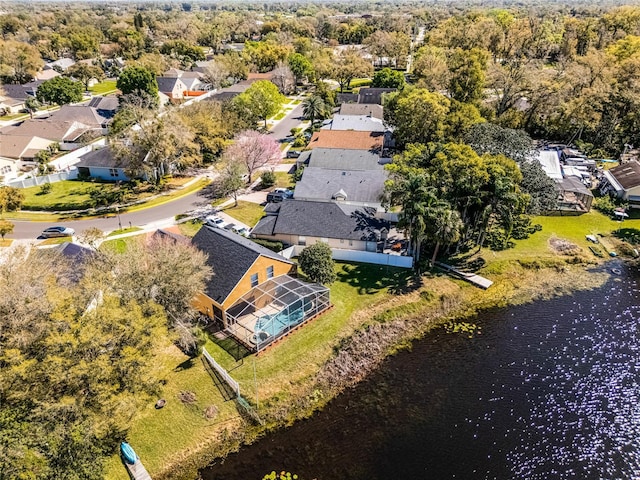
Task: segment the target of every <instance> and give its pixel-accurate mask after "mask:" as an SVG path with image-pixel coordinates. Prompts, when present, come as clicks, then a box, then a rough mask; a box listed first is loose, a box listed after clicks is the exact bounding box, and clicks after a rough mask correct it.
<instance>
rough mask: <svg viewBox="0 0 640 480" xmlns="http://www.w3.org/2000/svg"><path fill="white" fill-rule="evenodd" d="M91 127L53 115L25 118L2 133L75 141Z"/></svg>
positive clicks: (4, 129)
mask: <svg viewBox="0 0 640 480" xmlns="http://www.w3.org/2000/svg"><path fill="white" fill-rule="evenodd" d="M89 130H91V128H87V127H83V126H81V125H79V124H78V123H76V122H75V121H59V120H56V119H55V118H54V117H53V116H51V117H49V118H37V119H30V120H25V121H24V122H22V123H21V124H20V125H18V126H10V127H5V128H3V129H2V130H0V134H3V135H5V134H10V135H21V136H25V137H36V136H38V137H41V138H46V139H48V140H53V141H54V142H63V141H73V140H75V139H77V138H78V137H79V136H80V135H82V134H83V133H85V132H87V131H89Z"/></svg>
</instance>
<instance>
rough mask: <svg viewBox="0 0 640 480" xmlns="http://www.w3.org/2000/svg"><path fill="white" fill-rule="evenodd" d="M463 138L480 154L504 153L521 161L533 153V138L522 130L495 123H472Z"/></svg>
mask: <svg viewBox="0 0 640 480" xmlns="http://www.w3.org/2000/svg"><path fill="white" fill-rule="evenodd" d="M464 140H465V142H466V143H468V144H469V145H470V146H471V148H473V149H474V150H475V151H476V152H477V153H478V154H480V155H483V154H485V153H489V154H491V155H504V156H505V157H507V158H511V159H513V160H515V161H517V162H523V161H525V160H528V159H530V158H531V156H532V154H533V140H531V137H530V136H529V135H527V133H526V132H525V131H524V130H514V129H511V128H503V127H501V126H499V125H496V124H495V123H489V122H486V123H478V124H476V125H474V126H473V127H471V129H470V130H469V132H468V133H467V135H465V137H464Z"/></svg>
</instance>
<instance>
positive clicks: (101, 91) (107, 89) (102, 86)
mask: <svg viewBox="0 0 640 480" xmlns="http://www.w3.org/2000/svg"><path fill="white" fill-rule="evenodd" d="M116 90H117V88H116V81H115V80H105V81H103V82H100V83H97V84H95V85H94V86H93V87H91V88H89V91H90V92H91V93H93V94H94V95H107V94H109V93H114V92H115V91H116Z"/></svg>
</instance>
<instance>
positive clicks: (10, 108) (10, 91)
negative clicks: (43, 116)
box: [0, 84, 32, 114]
mask: <svg viewBox="0 0 640 480" xmlns="http://www.w3.org/2000/svg"><path fill="white" fill-rule="evenodd" d="M2 90H3V95H2V97H1V98H0V108H2V109H4V111H5V112H6V113H7V114H10V113H18V112H21V111H22V110H24V109H25V102H26V101H27V98H29V97H30V96H32V95H30V94H28V93H27V90H28V88H25V87H24V85H11V84H6V85H3V86H2Z"/></svg>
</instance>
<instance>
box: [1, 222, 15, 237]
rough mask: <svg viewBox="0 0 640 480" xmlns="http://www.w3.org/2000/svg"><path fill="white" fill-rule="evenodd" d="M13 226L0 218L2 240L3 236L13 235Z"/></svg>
mask: <svg viewBox="0 0 640 480" xmlns="http://www.w3.org/2000/svg"><path fill="white" fill-rule="evenodd" d="M14 227H15V225H14V224H13V223H11V222H10V221H9V220H4V219H2V218H0V237H1V238H2V240H4V236H5V235H7V234H8V233H13V228H14Z"/></svg>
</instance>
